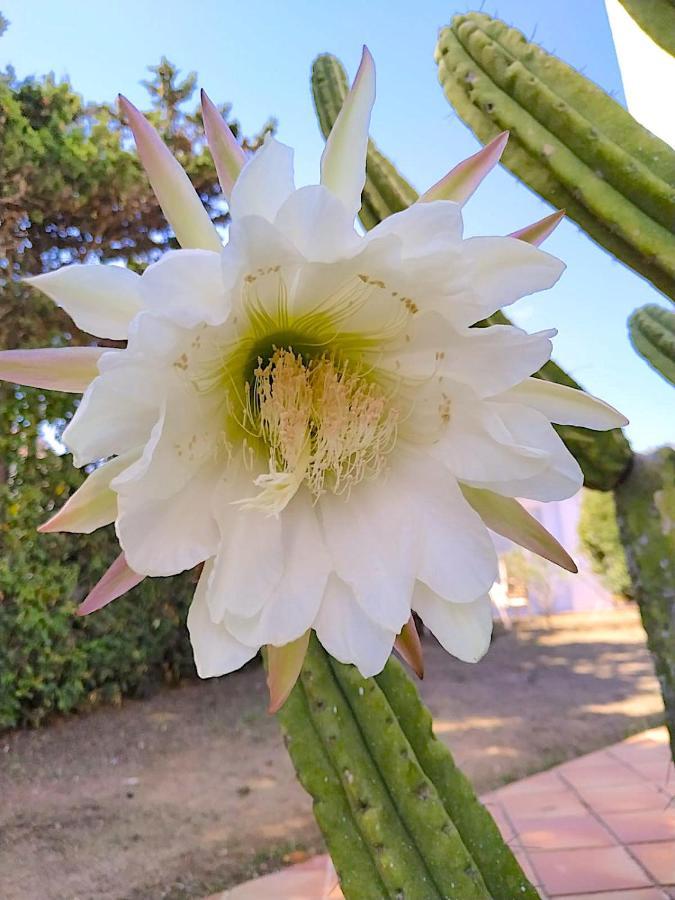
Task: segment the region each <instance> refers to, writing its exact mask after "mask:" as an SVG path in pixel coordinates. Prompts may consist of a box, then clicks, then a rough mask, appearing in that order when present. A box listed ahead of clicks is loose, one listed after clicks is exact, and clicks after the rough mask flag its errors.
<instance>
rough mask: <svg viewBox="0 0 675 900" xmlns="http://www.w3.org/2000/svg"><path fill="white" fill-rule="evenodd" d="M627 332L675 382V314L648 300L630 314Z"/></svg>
mask: <svg viewBox="0 0 675 900" xmlns="http://www.w3.org/2000/svg"><path fill="white" fill-rule="evenodd" d="M628 331H629V334H630V339H631V341H632V342H633V347H634V348H635V350H636V351H637V352H638V353H639V354H640V356H641V357H642V358H643V359H646V360H647V362H648V363H649V365H650V366H652V368H654V369H656V371H657V372H658V373H659V374H660V375H663V377H664V378H665V379H666V381H669V382H670V383H671V384H673V385H675V313H673V312H671V311H670V310H669V309H664V308H663V307H662V306H656V305H655V304H653V303H649V304H647V306H642V307H641V308H640V309H636V310H635V312H634V313H633V314H632V315H631V317H630V319H629V320H628Z"/></svg>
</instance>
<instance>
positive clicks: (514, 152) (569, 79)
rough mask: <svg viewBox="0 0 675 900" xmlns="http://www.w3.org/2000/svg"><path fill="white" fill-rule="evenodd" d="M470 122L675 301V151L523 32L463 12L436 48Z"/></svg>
mask: <svg viewBox="0 0 675 900" xmlns="http://www.w3.org/2000/svg"><path fill="white" fill-rule="evenodd" d="M435 57H436V61H437V63H438V74H439V79H440V81H441V84H442V86H443V89H444V91H445V94H446V96H447V98H448V100H449V101H450V102H451V103H452V105H453V106H454V107H455V109H456V111H457V112H458V113H459V115H460V116H461V118H462V119H463V120H464V121H465V122H466V123H467V124H468V125H469V126H470V127H471V128H472V129H473V130H474V131H475V132H476V134H477V135H478V137H479V138H480V139H481V140H482V141H487V140H489V139H490V138H492V137H494V135H496V134H497V133H498V132H501V131H504V130H505V129H506V130H508V131H509V132H510V135H511V137H510V140H509V144H508V146H507V148H506V151H505V153H504V156H503V162H504V164H505V165H506V166H507V167H508V168H509V169H511V171H512V172H514V173H515V174H516V175H517V176H518V177H519V178H521V179H522V180H523V181H524V182H525V183H526V184H528V185H529V186H530V187H531V188H532V189H533V190H535V191H536V192H537V193H538V194H541V196H542V197H544V198H545V199H546V200H548V201H549V202H550V203H553V204H554V205H555V206H557V207H559V208H564V209H565V210H566V211H567V214H568V215H569V216H570V217H571V218H572V219H574V220H575V221H576V222H577V223H578V224H579V225H580V226H581V227H582V228H583V229H584V230H585V231H586V232H587V233H588V234H589V235H590V237H592V238H593V239H594V240H595V241H597V242H598V243H599V244H601V245H602V246H603V247H604V248H605V249H606V250H609V251H610V253H612V254H613V255H614V256H615V257H617V259H620V260H621V261H622V262H624V263H626V265H628V266H630V267H631V268H633V269H635V271H636V272H639V273H640V274H641V275H643V276H644V277H645V278H647V279H649V281H651V282H652V283H653V284H654V285H655V286H656V287H657V288H659V289H660V290H661V291H663V292H664V293H665V294H666V295H668V296H669V297H671V298H672V299H675V238H673V234H672V227H673V222H674V210H675V189H674V188H673V185H674V184H675V153H673V151H672V150H671V149H670V148H669V147H668V145H667V144H665V143H664V142H663V141H661V140H659V139H658V138H657V137H655V136H654V135H653V134H651V133H650V132H649V131H647V130H646V129H645V128H643V127H642V126H641V125H639V124H638V123H637V122H636V121H635V120H634V119H633V118H632V117H631V116H630V115H629V113H627V112H626V110H624V109H623V107H621V106H620V105H619V104H618V103H616V101H614V100H612V98H611V97H609V96H608V95H607V94H605V92H604V91H602V90H601V89H600V88H599V87H597V85H595V84H593V82H591V81H589V80H588V79H587V78H584V76H583V75H581V74H580V73H579V72H577V71H576V70H575V69H573V68H571V67H570V66H568V65H567V64H565V63H564V62H562V61H561V60H559V59H557V58H556V57H555V56H551V55H549V54H548V53H546V52H545V51H544V50H542V49H541V47H538V46H537V45H536V44H531V43H528V41H527V40H526V39H525V37H524V36H523V35H522V34H521V33H520V32H519V31H517V30H516V29H514V28H509V27H508V26H507V25H506V24H505V23H504V22H501V21H499V20H498V19H492V18H490V17H489V16H486V15H483V14H482V13H467V14H465V15H457V16H455V17H454V19H453V20H452V24H451V25H450V27H448V28H445V29H443V31H442V32H441V35H440V37H439V41H438V45H437V47H436V54H435Z"/></svg>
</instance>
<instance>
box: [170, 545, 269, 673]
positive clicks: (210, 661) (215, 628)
mask: <svg viewBox="0 0 675 900" xmlns="http://www.w3.org/2000/svg"><path fill="white" fill-rule="evenodd" d="M212 567H213V561H212V560H208V561H207V562H206V563H205V565H204V570H203V572H202V574H201V577H200V579H199V584H198V585H197V590H196V591H195V595H194V597H193V598H192V603H191V605H190V609H189V611H188V616H187V626H188V630H189V632H190V643H191V644H192V652H193V653H194V657H195V666H196V667H197V674H198V675H199V677H200V678H213V677H216V676H218V675H226V674H227V673H228V672H234V671H235V669H240V668H241V667H242V666H243V665H244V663H247V662H248V661H249V659H253V657H254V656H255V655H256V653H257V652H258V649H259V648H258V647H247V646H245V645H244V644H241V643H240V642H239V641H238V640H236V638H234V637H233V636H232V635H231V634H230V633H229V632H228V630H227V628H226V627H225V626H224V625H218V624H216V623H215V622H213V620H212V619H211V616H210V614H209V606H208V603H207V600H206V595H207V590H208V587H207V585H208V582H209V578H210V575H211V570H212Z"/></svg>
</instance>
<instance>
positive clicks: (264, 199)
mask: <svg viewBox="0 0 675 900" xmlns="http://www.w3.org/2000/svg"><path fill="white" fill-rule="evenodd" d="M294 190H295V184H294V182H293V151H292V149H291V148H290V147H287V146H286V144H281V143H280V142H279V141H277V140H275V139H274V138H270V137H268V138H267V140H266V141H265V143H264V144H263V146H262V147H261V148H260V150H258V152H257V153H256V154H255V156H253V157H252V158H251V159H250V160H249V161H248V162H247V163H246V165H245V166H244V168H243V169H242V170H241V173H240V174H239V177H238V178H237V180H236V182H235V184H234V187H233V188H232V196H231V197H230V215H231V216H232V220H233V221H235V222H236V220H237V219H240V218H242V217H243V216H262V218H263V219H267V220H268V221H269V222H271V221H273V219H274V217H275V216H276V214H277V212H278V211H279V207H280V206H281V204H282V203H283V202H284V200H286V198H287V197H288V196H289V195H290V194H291V193H292V192H293V191H294Z"/></svg>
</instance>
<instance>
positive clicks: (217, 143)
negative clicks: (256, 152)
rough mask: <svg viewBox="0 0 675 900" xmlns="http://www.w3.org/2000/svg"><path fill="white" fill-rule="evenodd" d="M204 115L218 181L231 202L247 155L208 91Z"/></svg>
mask: <svg viewBox="0 0 675 900" xmlns="http://www.w3.org/2000/svg"><path fill="white" fill-rule="evenodd" d="M202 115H203V117H204V131H205V132H206V140H207V141H208V144H209V150H210V151H211V156H212V157H213V162H214V164H215V166H216V172H217V173H218V181H219V182H220V187H221V188H222V191H223V194H224V195H225V196H226V197H227V198H228V200H229V198H230V194H231V193H232V187H233V185H234V183H235V181H236V180H237V177H238V176H239V173H240V172H241V170H242V168H243V165H244V163H245V162H246V154H245V153H244V149H243V147H242V146H241V145H240V144H239V142H238V141H237V139H236V137H235V136H234V135H233V134H232V129H231V128H230V126H229V125H228V124H227V122H226V121H225V120H224V119H223V117H222V116H221V114H220V113H219V112H218V108H217V107H216V105H215V104H214V103H213V102H212V101H211V99H210V98H209V96H208V95H207V93H206V91H202Z"/></svg>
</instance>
